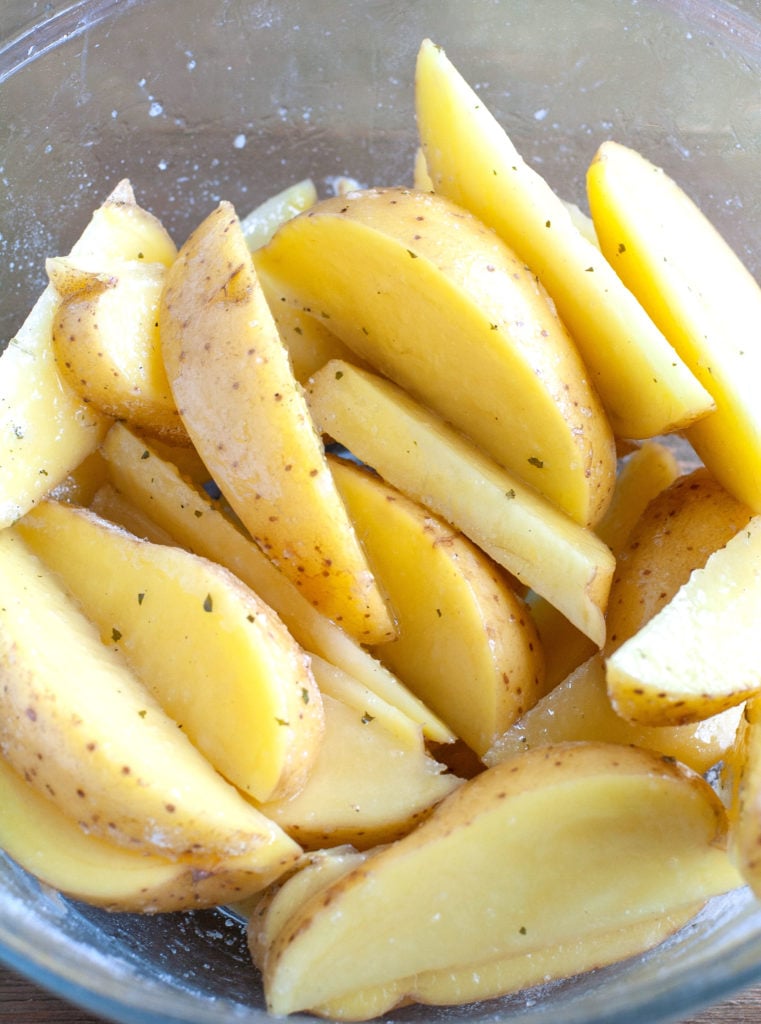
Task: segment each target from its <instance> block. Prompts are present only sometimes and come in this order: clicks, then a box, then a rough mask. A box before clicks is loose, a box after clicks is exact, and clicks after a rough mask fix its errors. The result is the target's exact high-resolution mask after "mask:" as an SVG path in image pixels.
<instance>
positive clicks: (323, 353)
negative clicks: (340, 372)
mask: <svg viewBox="0 0 761 1024" xmlns="http://www.w3.org/2000/svg"><path fill="white" fill-rule="evenodd" d="M262 284H263V287H264V293H265V295H266V296H267V299H268V301H269V302H270V307H271V309H272V315H273V316H274V318H275V324H276V325H277V330H278V334H279V335H280V339H281V341H282V342H283V344H284V345H285V347H286V348H287V349H288V356H289V358H290V360H291V366H292V367H293V375H294V377H295V378H296V380H297V381H299V383H300V384H302V385H306V383H307V382H308V380H309V378H310V377H311V376H312V374H313V373H316V372H317V371H318V370H319V369H320V367H321V366H324V365H325V363H327V362H328V361H329V360H330V359H346V360H348V361H349V362H350V363H351V362H357V363H359V364H360V365H364V362H363V361H362V360H360V359H359V358H358V357H357V356H355V355H354V353H353V352H352V350H351V349H350V348H349V347H348V345H344V343H343V342H342V341H341V340H340V338H337V337H336V336H335V334H333V332H332V331H331V330H329V328H328V327H327V325H326V323H325V321H324V320H318V319H317V317H314V316H312V315H311V313H305V312H304V310H303V309H295V308H294V307H293V306H286V305H284V304H283V303H280V302H277V297H276V296H275V295H274V294H272V293H270V292H269V290H268V288H267V282H266V280H265V281H263V282H262Z"/></svg>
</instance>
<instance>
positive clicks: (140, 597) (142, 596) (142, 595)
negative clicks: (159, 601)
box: [137, 590, 145, 604]
mask: <svg viewBox="0 0 761 1024" xmlns="http://www.w3.org/2000/svg"><path fill="white" fill-rule="evenodd" d="M144 600H145V591H144V590H141V591H140V593H139V594H138V595H137V603H138V604H142V603H143V601H144Z"/></svg>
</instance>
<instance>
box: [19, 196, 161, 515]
mask: <svg viewBox="0 0 761 1024" xmlns="http://www.w3.org/2000/svg"><path fill="white" fill-rule="evenodd" d="M175 252H176V250H175V247H174V243H173V242H172V241H171V239H170V238H169V236H168V235H167V233H166V231H165V230H164V229H163V227H162V226H161V224H160V223H159V222H158V221H157V220H156V218H155V217H152V216H151V215H150V214H149V213H147V212H146V211H145V210H143V209H142V208H141V207H139V206H138V205H137V203H136V202H135V197H134V193H133V192H132V189H131V187H130V186H129V184H128V183H126V182H122V183H121V184H120V185H119V186H117V188H116V189H115V190H114V192H113V193H112V194H111V196H110V197H109V198H108V199H107V200H106V201H105V203H104V204H103V205H102V206H101V207H100V208H99V209H97V210H96V211H95V213H94V214H93V216H92V219H91V221H90V223H89V224H88V226H87V227H86V228H85V230H84V232H83V234H82V236H81V238H80V239H79V241H78V242H77V243H76V244H75V246H74V248H73V249H72V252H71V255H72V257H75V258H76V259H77V260H83V259H94V260H96V261H100V260H113V259H133V258H137V257H138V254H139V253H142V255H143V258H144V259H146V260H149V261H157V262H164V263H169V262H171V260H172V259H173V258H174V254H175ZM58 301H59V299H58V295H57V293H56V291H55V290H54V289H53V288H51V287H47V288H46V289H45V291H44V292H43V293H42V295H41V296H40V298H39V299H38V300H37V303H36V304H35V306H34V308H33V309H32V311H31V312H30V314H29V316H28V317H27V319H26V320H25V322H24V323H23V325H22V326H21V327H20V329H19V331H18V333H17V335H16V336H15V338H12V339H11V340H10V342H9V343H8V346H7V348H6V349H5V350H4V351H3V353H2V356H1V357H0V453H2V454H0V527H2V526H8V525H9V524H10V523H12V522H14V521H15V520H16V519H18V518H19V517H20V516H22V515H23V514H24V512H26V511H27V510H28V509H29V508H31V507H32V505H33V504H34V503H35V502H37V501H39V500H40V498H41V497H43V496H44V495H45V494H46V493H47V492H48V491H49V490H50V488H51V487H54V486H56V485H57V484H59V483H60V482H61V481H62V480H63V479H64V478H65V477H66V475H67V474H68V473H70V472H71V470H73V469H74V468H75V467H76V466H77V465H78V464H79V463H80V462H81V461H82V459H84V458H85V457H86V456H87V455H88V454H90V452H92V451H94V450H95V448H96V447H97V446H98V443H99V442H100V440H101V438H102V437H103V435H104V433H105V431H106V430H107V428H108V424H109V422H110V421H109V419H108V418H107V417H104V416H103V415H102V414H101V413H99V412H97V411H96V410H95V409H92V408H91V407H90V406H89V405H88V404H87V403H85V402H83V401H82V399H81V398H80V396H79V395H78V394H77V393H76V392H74V391H72V390H71V389H70V388H69V387H68V385H66V384H65V383H64V382H63V381H61V379H60V375H59V373H58V370H57V368H56V364H55V358H54V354H53V347H52V344H51V330H52V324H53V319H54V316H55V311H56V308H57V305H58Z"/></svg>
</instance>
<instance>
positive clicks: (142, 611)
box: [17, 501, 323, 800]
mask: <svg viewBox="0 0 761 1024" xmlns="http://www.w3.org/2000/svg"><path fill="white" fill-rule="evenodd" d="M17 529H18V531H19V533H20V534H21V535H22V536H23V538H24V540H25V541H26V543H27V544H28V545H29V547H30V548H31V549H32V550H33V551H34V552H35V554H37V555H38V556H39V557H40V558H41V559H42V561H43V562H44V563H45V564H46V565H47V566H48V567H49V568H51V569H52V570H53V571H54V572H55V573H57V574H58V575H59V576H60V578H61V579H62V580H63V582H64V585H65V586H66V588H67V590H68V591H69V592H70V593H71V594H72V595H73V597H74V598H75V600H76V601H77V603H78V604H79V606H80V608H81V609H82V611H83V612H84V614H85V615H86V616H87V617H88V618H89V619H90V620H91V621H92V622H94V623H95V624H96V626H97V628H98V630H99V632H100V638H101V641H102V642H103V643H104V644H106V645H112V646H113V647H114V649H115V650H117V651H119V652H120V653H121V654H122V655H123V657H124V658H125V660H126V662H127V663H128V664H129V665H130V667H131V668H132V670H133V671H134V672H135V674H136V675H137V676H138V678H139V679H140V680H141V681H142V682H143V683H144V685H145V686H146V687H147V688H148V689H149V690H150V691H151V693H152V694H153V695H154V697H155V698H156V700H157V701H158V703H159V704H160V705H161V706H162V707H163V708H164V710H165V711H166V713H167V714H168V715H169V716H170V717H171V718H173V719H174V720H175V721H176V722H178V723H181V725H182V729H183V731H184V732H185V734H186V735H187V736H188V738H189V739H190V741H191V742H192V743H194V744H195V746H196V747H198V749H199V750H200V751H201V753H202V754H204V756H205V757H206V758H207V759H208V760H209V761H210V763H211V764H212V765H213V766H214V767H215V768H216V769H217V771H218V772H220V774H222V775H224V776H225V778H227V779H228V780H229V781H230V782H232V783H233V784H234V785H236V786H237V787H238V788H239V789H241V790H242V791H243V792H244V793H246V794H248V795H250V796H252V797H255V798H256V799H258V800H270V799H274V798H276V797H281V796H282V797H287V796H290V795H292V794H293V793H297V792H298V791H299V790H300V789H301V788H302V787H303V785H304V783H305V782H306V779H307V777H308V775H309V772H310V771H311V768H312V765H313V763H314V761H315V759H316V757H317V753H318V750H319V747H320V741H321V738H322V731H323V717H322V705H321V701H320V694H319V690H318V689H317V685H316V683H315V682H314V679H313V677H312V673H311V670H310V667H309V660H308V658H307V656H306V655H305V654H304V652H303V651H302V649H301V648H300V647H299V646H298V645H297V644H296V642H295V641H294V640H293V638H292V637H291V635H290V634H289V633H288V631H287V630H286V628H285V626H284V625H283V624H282V622H281V621H280V620H279V619H278V618H277V616H276V615H275V614H274V612H272V610H271V609H270V608H269V606H267V605H266V604H264V602H262V601H261V600H259V598H257V597H256V595H255V594H254V593H253V592H252V591H251V590H249V589H248V588H247V587H245V586H243V584H242V583H241V582H240V580H238V579H237V577H235V576H233V574H232V573H230V572H228V571H227V570H225V569H223V568H222V567H221V566H219V565H217V564H216V563H214V562H211V561H208V560H206V559H204V558H200V557H199V556H197V555H193V554H191V553H189V552H186V551H182V550H181V549H179V548H170V547H165V546H164V545H161V544H152V543H150V542H147V541H143V540H139V539H138V538H137V537H134V536H132V535H131V534H129V533H127V532H126V531H124V530H121V529H117V528H116V527H113V526H112V525H111V524H109V523H108V522H106V521H105V520H103V519H100V518H99V517H97V516H96V515H94V514H93V513H92V512H89V511H87V510H85V509H78V508H74V507H73V506H70V505H64V504H60V503H56V502H50V501H45V502H41V503H40V504H39V505H38V506H37V507H36V508H35V509H33V510H32V511H31V512H30V513H29V514H28V515H27V516H26V517H25V518H24V519H23V520H21V521H20V522H19V523H18V525H17ZM103 565H113V566H118V571H114V572H99V571H98V567H99V566H103Z"/></svg>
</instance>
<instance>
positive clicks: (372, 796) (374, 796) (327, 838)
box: [258, 694, 460, 849]
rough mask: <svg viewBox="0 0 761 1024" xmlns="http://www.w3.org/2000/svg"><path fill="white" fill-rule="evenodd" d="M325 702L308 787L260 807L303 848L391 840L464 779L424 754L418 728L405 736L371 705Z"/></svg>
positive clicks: (366, 844) (325, 697)
mask: <svg viewBox="0 0 761 1024" xmlns="http://www.w3.org/2000/svg"><path fill="white" fill-rule="evenodd" d="M323 701H324V705H325V737H324V739H323V742H322V744H321V747H320V753H319V755H318V757H317V761H316V763H315V766H314V769H313V771H312V773H311V775H310V777H309V780H308V781H307V783H306V785H305V786H304V788H303V789H302V791H301V792H300V793H299V794H297V795H296V796H294V797H291V798H290V799H286V800H279V801H269V802H267V803H263V804H259V805H258V806H259V807H260V808H261V810H262V811H263V813H264V814H266V815H267V817H268V818H271V819H272V820H273V821H274V822H275V823H276V824H278V825H279V826H280V827H281V828H282V829H283V830H284V831H285V832H287V833H288V834H289V835H290V836H292V837H293V838H294V839H295V840H296V841H297V842H298V843H299V844H300V845H301V846H302V847H304V848H305V849H319V848H321V847H325V846H336V845H340V844H342V843H351V844H352V845H353V846H355V847H356V848H357V849H365V848H367V847H370V846H374V845H376V844H378V843H387V842H393V841H394V840H395V839H398V838H399V837H400V836H403V835H406V834H407V833H408V832H409V831H410V830H411V829H412V828H413V827H414V826H415V825H417V824H418V823H419V822H420V821H421V820H422V819H423V818H424V817H425V816H426V815H427V814H428V813H429V811H430V810H431V808H432V807H433V806H434V805H435V804H437V803H439V802H440V801H441V800H443V799H444V797H445V796H447V795H448V794H449V793H451V792H452V790H453V789H455V788H456V787H457V786H458V785H460V780H459V779H458V778H456V776H454V775H447V774H443V769H442V766H441V765H440V764H437V763H436V762H435V761H434V760H433V759H432V758H431V757H429V756H428V755H427V754H426V753H425V749H424V746H423V741H422V736H421V735H420V733H418V735H417V736H416V737H414V738H413V739H412V740H411V741H410V742H403V741H401V740H400V738H399V736H398V735H394V733H392V732H390V731H389V730H388V729H386V728H385V727H384V725H383V723H382V722H379V721H377V720H376V719H375V718H374V717H373V715H372V713H371V712H370V711H369V710H365V711H359V710H357V709H356V708H352V707H350V706H349V705H347V704H344V703H343V702H342V701H339V700H336V699H335V698H333V697H330V696H328V695H327V694H323Z"/></svg>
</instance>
